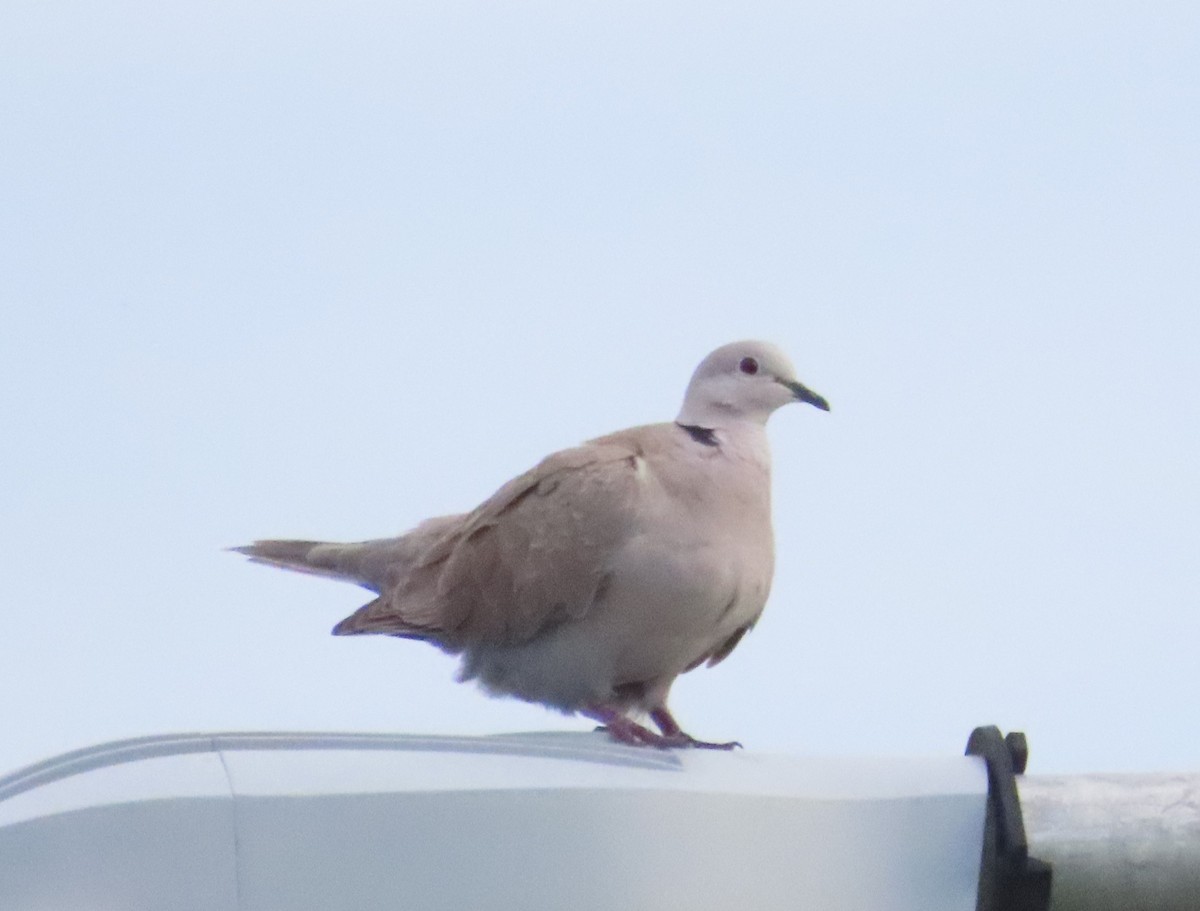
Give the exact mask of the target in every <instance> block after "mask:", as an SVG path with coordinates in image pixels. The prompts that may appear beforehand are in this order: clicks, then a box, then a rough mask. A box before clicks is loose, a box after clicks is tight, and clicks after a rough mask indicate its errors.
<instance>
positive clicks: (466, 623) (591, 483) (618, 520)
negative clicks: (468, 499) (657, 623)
mask: <svg viewBox="0 0 1200 911" xmlns="http://www.w3.org/2000/svg"><path fill="white" fill-rule="evenodd" d="M648 429H650V428H636V429H635V430H632V431H625V432H623V433H620V434H614V435H612V436H609V437H604V438H602V439H599V440H594V441H592V442H590V443H585V444H584V445H582V446H579V447H576V448H573V449H567V450H563V451H562V452H558V453H555V454H554V455H551V456H549V457H547V458H546V459H544V460H543V461H542V462H541V463H540V464H538V465H537V466H536V467H535V468H533V469H532V470H530V471H528V472H526V473H525V474H523V475H521V476H519V477H517V478H514V479H513V480H512V481H509V482H508V483H507V484H505V485H504V486H503V487H501V488H500V489H499V490H498V491H496V493H495V494H494V495H492V496H491V497H490V498H489V499H487V500H486V501H485V502H484V503H483V504H482V505H480V506H479V508H478V509H476V510H475V511H474V512H472V513H469V514H468V515H466V516H465V517H464V518H463V519H462V520H461V522H459V523H457V524H456V526H455V527H454V528H452V529H451V530H449V531H447V532H445V533H444V534H443V535H442V536H441V537H440V538H439V539H438V540H437V541H436V542H435V543H433V544H432V546H430V547H428V549H427V550H426V551H425V553H424V554H423V555H422V556H421V557H420V558H419V559H418V560H417V561H415V563H414V564H413V565H411V566H410V567H409V569H408V571H407V573H405V574H404V577H403V578H402V579H400V580H398V582H397V584H396V586H395V588H393V589H391V590H390V591H388V592H386V593H385V596H384V597H383V598H381V599H379V600H378V601H375V602H372V604H370V605H367V607H365V608H363V609H362V610H361V611H360V612H359V613H360V614H362V615H363V616H362V617H361V620H360V621H356V620H355V618H356V617H358V615H357V614H356V615H355V617H350V618H347V620H345V621H343V623H342V626H343V628H342V630H341V631H342V632H344V633H354V632H378V633H389V632H390V633H392V634H396V635H418V636H422V637H424V638H430V639H433V640H434V641H437V642H438V643H439V644H441V645H442V646H443V647H445V648H447V649H449V650H451V651H457V650H460V649H461V648H463V647H465V646H466V645H468V644H470V643H477V642H488V643H496V644H501V643H518V642H525V641H528V640H530V639H532V638H534V637H535V636H537V635H538V634H539V633H540V632H542V631H544V630H546V629H548V628H551V627H553V626H555V625H557V624H559V623H562V622H565V621H568V620H571V619H577V618H579V617H582V616H583V615H584V614H585V613H586V612H587V611H588V610H589V608H591V607H592V605H593V604H594V603H596V602H597V601H599V600H600V599H601V598H602V597H603V594H604V590H605V588H606V587H607V584H608V579H607V578H606V576H607V573H608V572H609V566H610V563H611V560H612V557H613V555H614V554H615V552H616V551H617V550H618V548H619V547H620V546H621V545H623V544H624V543H625V542H626V541H627V540H628V539H629V537H630V536H631V535H632V534H633V533H635V531H636V529H637V527H638V518H639V511H640V500H641V497H642V495H643V490H644V484H643V478H642V472H644V469H645V466H644V452H643V447H642V445H641V444H640V443H639V436H640V435H641V434H639V431H645V430H648Z"/></svg>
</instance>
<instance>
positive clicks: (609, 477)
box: [233, 341, 829, 749]
mask: <svg viewBox="0 0 1200 911" xmlns="http://www.w3.org/2000/svg"><path fill="white" fill-rule="evenodd" d="M789 402H807V403H809V404H810V405H814V406H816V407H817V408H820V409H821V410H823V411H828V410H829V404H828V403H827V402H826V401H825V399H823V398H822V397H821V396H819V395H817V394H816V393H815V392H813V391H811V390H810V389H808V388H807V387H805V386H804V385H802V384H801V383H800V382H798V381H797V380H796V377H795V373H794V371H793V369H792V365H791V363H790V362H789V361H788V359H787V357H786V355H784V353H783V352H782V351H780V350H779V349H778V348H777V347H775V346H774V345H771V344H768V343H766V342H756V341H746V342H735V343H733V344H730V345H725V346H723V347H721V348H718V349H717V350H716V351H714V352H712V353H711V354H710V355H708V356H707V357H706V358H705V359H704V360H703V361H701V362H700V366H699V367H697V368H696V372H695V373H694V374H693V375H692V379H691V382H690V383H689V384H688V387H687V392H686V394H685V395H684V399H683V407H682V408H681V409H680V411H679V416H678V417H677V418H676V419H675V421H674V422H671V423H663V424H649V425H646V426H643V427H633V428H630V429H628V430H621V431H618V432H617V433H613V434H610V435H608V436H603V437H599V438H598V439H595V440H591V441H589V442H587V443H584V444H583V445H581V446H578V447H576V448H574V449H565V450H563V451H561V452H556V453H554V454H553V455H551V456H548V457H547V458H545V459H544V460H542V462H541V463H540V464H538V465H537V466H536V467H535V468H533V469H532V470H530V471H528V472H526V473H525V474H523V475H521V476H520V477H517V478H515V479H513V480H512V481H509V482H508V483H507V484H505V485H504V486H503V487H501V488H500V489H499V490H498V491H496V493H495V494H494V495H492V496H491V497H490V498H489V499H487V500H486V501H484V503H483V504H482V505H480V506H479V507H478V508H477V509H475V510H474V511H473V512H469V513H463V514H460V515H453V516H441V517H439V518H434V519H428V520H426V521H424V522H422V523H421V524H420V525H418V526H417V527H416V528H414V529H413V530H412V531H410V532H409V533H408V534H405V535H401V536H400V537H398V538H386V539H381V540H374V541H363V542H359V543H352V544H334V543H326V542H320V541H257V542H255V543H254V544H250V545H247V546H245V547H236V548H233V550H235V551H237V552H238V553H242V554H245V555H246V556H248V557H250V558H251V559H252V560H253V561H255V562H257V563H265V564H269V565H271V566H278V567H282V568H284V569H291V570H297V571H299V572H306V573H314V574H316V575H321V576H328V577H331V578H334V579H341V580H343V581H346V582H353V583H355V584H357V585H361V586H362V587H364V588H366V589H369V590H370V591H372V592H374V593H375V594H376V595H377V596H378V597H376V598H375V600H373V601H371V602H370V603H368V604H366V605H364V606H363V607H361V608H359V609H358V610H357V611H355V612H354V613H353V614H351V615H350V616H349V617H347V618H346V619H345V620H343V621H342V622H340V623H339V624H337V626H335V627H334V629H333V632H334V635H338V636H354V635H362V634H377V635H384V636H398V637H400V638H404V639H421V640H424V641H426V642H430V643H432V644H433V645H436V646H437V647H438V648H440V649H442V650H443V651H446V652H449V653H451V654H454V655H460V656H461V661H462V663H461V668H460V678H461V679H463V680H477V681H478V682H479V683H480V685H481V686H482V687H483V688H484V689H485V690H486V691H487V692H488V693H490V694H492V695H498V696H501V695H502V696H516V697H517V698H519V699H524V700H526V701H528V702H537V703H541V704H543V705H546V706H548V707H551V708H555V709H559V710H561V711H563V712H567V713H579V714H581V715H584V716H586V717H588V718H591V719H594V720H596V721H599V722H600V723H602V724H603V725H605V727H606V728H607V730H608V732H609V734H610V735H611V736H612V737H613V738H615V739H616V740H618V741H621V742H623V743H628V744H637V745H649V746H656V747H686V746H691V747H708V748H714V749H729V748H732V747H734V746H737V743H736V742H729V743H711V742H708V741H703V740H697V739H696V738H694V737H692V736H690V735H689V734H686V733H685V732H684V731H683V730H682V729H681V728H680V726H679V724H678V723H677V722H676V720H675V718H674V716H672V714H671V712H670V710H669V709H668V708H667V697H668V694H669V693H670V689H671V685H672V684H673V683H674V682H675V678H677V677H678V676H679V675H680V674H683V673H685V672H687V671H690V670H692V669H694V668H697V667H699V666H700V665H704V664H706V665H708V666H710V667H711V666H713V665H715V664H718V663H720V662H721V661H723V660H724V659H725V658H726V657H728V656H729V653H730V652H732V651H733V649H734V648H735V647H736V646H737V644H738V642H739V641H741V638H742V637H743V636H744V635H745V634H746V632H747V631H748V630H750V629H751V628H752V627H753V626H754V624H755V622H757V620H758V618H759V616H760V615H761V613H762V610H763V606H764V605H765V604H766V600H767V594H768V592H769V591H770V588H771V578H772V576H773V574H774V569H775V545H774V534H773V531H772V528H771V464H770V450H769V447H768V443H767V436H766V422H767V418H768V417H770V415H771V414H772V412H774V411H775V410H776V409H777V408H779V407H781V406H783V405H786V404H788V403H789ZM644 715H648V716H649V719H650V720H651V721H652V722H653V723H654V725H655V726H656V727H657V728H658V731H657V732H656V731H654V730H652V729H650V728H649V727H648V726H646V725H644V724H642V723H640V722H639V721H638V720H636V719H637V718H639V717H641V716H644Z"/></svg>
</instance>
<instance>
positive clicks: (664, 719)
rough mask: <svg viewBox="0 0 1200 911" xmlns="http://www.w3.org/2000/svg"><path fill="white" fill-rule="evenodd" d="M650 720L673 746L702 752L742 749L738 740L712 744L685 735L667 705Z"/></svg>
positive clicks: (651, 715) (658, 710) (659, 709)
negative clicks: (692, 748) (693, 748)
mask: <svg viewBox="0 0 1200 911" xmlns="http://www.w3.org/2000/svg"><path fill="white" fill-rule="evenodd" d="M650 720H651V721H653V722H654V723H655V724H656V725H658V729H659V730H660V731H662V733H663V738H664V739H666V740H668V741H670V742H671V746H681V747H683V746H688V747H695V748H697V749H701V750H732V749H734V748H735V747H741V744H740V743H738V742H737V741H736V740H730V741H727V742H726V743H712V742H711V741H708V740H697V739H696V738H695V737H693V736H692V735H691V734H687V733H684V730H683V728H681V727H680V726H679V722H678V721H676V720H675V716H674V715H672V714H671V712H670V710H669V709H668V708H667V707H666V706H665V705H660V706H659V707H658V708H656V709H654V710H653V711H652V712H651V713H650Z"/></svg>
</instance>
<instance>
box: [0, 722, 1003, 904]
mask: <svg viewBox="0 0 1200 911" xmlns="http://www.w3.org/2000/svg"><path fill="white" fill-rule="evenodd" d="M986 794H987V776H986V771H985V768H984V766H983V763H982V762H981V761H980V760H979V759H977V758H974V757H947V758H935V759H875V758H820V757H790V756H771V755H762V754H755V753H748V752H744V751H737V752H734V753H715V752H706V751H695V750H693V751H672V752H660V751H655V750H648V749H636V748H630V747H625V746H621V745H618V744H615V743H612V742H610V741H609V740H608V739H607V738H606V737H605V736H604V735H603V734H575V733H555V734H524V735H506V736H497V737H477V738H472V737H422V736H404V735H355V734H329V735H323V734H317V735H309V734H213V735H181V736H167V737H155V738H145V739H141V740H135V741H124V742H120V743H114V744H106V745H103V746H98V747H94V748H91V749H87V750H81V751H78V752H75V753H70V754H66V755H64V756H61V757H56V758H54V759H51V760H48V761H46V762H43V763H39V764H38V765H35V766H31V767H29V768H27V769H23V770H21V771H19V772H17V773H14V774H12V775H9V776H7V777H4V778H0V907H2V908H5V909H25V908H28V909H34V908H38V909H40V908H51V907H62V908H78V909H91V908H97V909H101V908H103V909H107V908H121V909H125V911H137V909H142V908H147V909H149V908H167V907H169V908H190V909H197V911H235V909H236V911H284V909H287V911H305V909H314V911H316V909H321V911H334V909H342V908H345V909H351V908H355V909H362V908H374V907H385V906H386V907H389V908H401V907H402V908H418V909H431V911H433V909H437V911H440V909H468V908H472V909H473V908H505V909H509V908H511V909H518V908H519V909H564V908H570V909H609V908H612V909H617V908H620V909H631V908H633V909H641V908H645V909H654V908H675V907H679V908H685V907H686V908H689V909H697V911H698V909H706V908H756V909H758V908H780V909H782V908H796V907H810V908H821V909H829V911H837V909H850V908H872V909H898V911H902V909H913V911H916V909H921V911H938V909H947V911H949V909H961V911H967V909H973V908H974V907H975V898H976V884H977V880H978V874H979V861H980V853H981V850H982V832H983V820H984V813H985V808H986Z"/></svg>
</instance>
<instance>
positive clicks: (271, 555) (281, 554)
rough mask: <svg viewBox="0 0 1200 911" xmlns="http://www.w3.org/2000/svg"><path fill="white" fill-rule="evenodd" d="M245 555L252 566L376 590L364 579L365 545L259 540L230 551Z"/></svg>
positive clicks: (369, 581) (370, 582)
mask: <svg viewBox="0 0 1200 911" xmlns="http://www.w3.org/2000/svg"><path fill="white" fill-rule="evenodd" d="M229 549H230V550H231V551H233V552H234V553H238V554H245V555H246V556H247V557H249V558H250V561H251V562H252V563H262V564H265V565H266V566H277V567H279V568H280V569H290V570H293V571H295V572H298V573H309V574H311V575H314V576H326V577H328V578H330V579H340V580H341V581H343V582H353V583H355V584H356V585H361V586H363V587H364V588H370V589H374V587H375V586H374V585H373V583H372V581H371V580H368V579H365V578H363V574H362V568H363V567H362V562H363V561H362V556H363V550H364V546H363V545H362V544H331V543H329V542H326V541H255V542H254V543H253V544H247V545H245V546H244V547H231V548H229Z"/></svg>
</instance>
